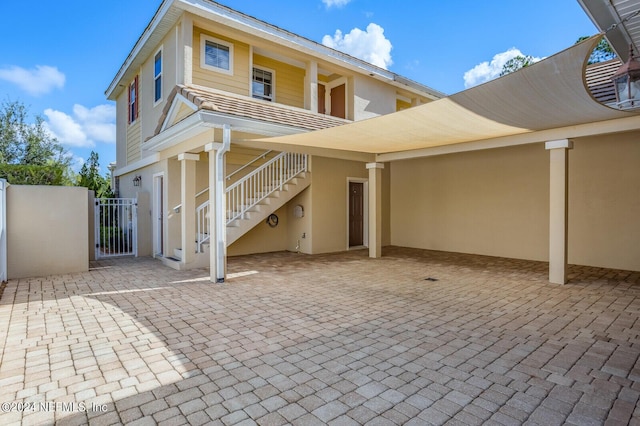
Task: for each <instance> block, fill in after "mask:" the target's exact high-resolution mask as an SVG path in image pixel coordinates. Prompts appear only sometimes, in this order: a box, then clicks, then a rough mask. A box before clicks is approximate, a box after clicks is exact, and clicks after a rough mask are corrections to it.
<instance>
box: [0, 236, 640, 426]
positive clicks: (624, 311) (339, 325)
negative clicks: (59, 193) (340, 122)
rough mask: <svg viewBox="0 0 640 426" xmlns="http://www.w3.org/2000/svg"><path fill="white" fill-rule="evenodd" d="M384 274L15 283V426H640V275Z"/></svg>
mask: <svg viewBox="0 0 640 426" xmlns="http://www.w3.org/2000/svg"><path fill="white" fill-rule="evenodd" d="M384 254H385V256H384V257H383V258H381V259H377V260H370V259H368V258H367V257H366V252H362V251H359V252H351V253H342V254H335V255H321V256H305V255H300V254H295V253H278V254H269V255H257V256H247V257H240V258H232V259H230V260H229V272H230V274H231V278H230V279H229V280H228V282H227V283H226V284H224V285H215V284H211V283H209V282H208V280H207V271H205V270H196V271H188V272H177V271H173V270H170V269H167V268H164V267H162V266H161V265H160V263H159V262H157V261H155V260H152V259H135V260H117V261H109V262H98V263H95V264H93V265H92V269H91V271H90V272H88V273H81V274H73V275H66V276H51V277H47V278H41V279H29V280H19V281H18V280H13V281H10V282H9V284H8V286H7V287H6V288H5V290H4V294H3V295H2V299H1V300H0V344H2V355H1V356H2V359H1V364H0V402H2V403H4V404H3V405H2V407H3V411H5V412H2V413H0V424H3V425H4V424H11V423H20V422H21V421H22V422H23V423H24V424H47V423H52V422H54V421H57V422H58V423H59V424H84V423H87V422H89V423H92V424H112V423H127V424H155V423H166V424H183V423H191V424H203V423H212V424H254V423H258V424H266V425H278V424H285V423H291V424H294V425H298V424H299V425H313V424H336V425H349V424H364V423H366V424H372V425H373V424H403V423H407V424H431V423H433V424H441V423H446V422H450V423H451V424H482V423H486V424H505V425H510V424H521V423H528V424H542V425H552V424H563V423H566V424H579V425H582V424H586V425H589V424H603V423H605V422H606V423H607V424H627V423H631V424H640V408H637V406H638V396H639V395H640V382H639V380H640V361H639V360H638V356H639V354H640V340H639V337H638V335H639V334H640V324H639V322H638V319H639V317H640V273H631V272H622V271H611V270H604V269H597V268H573V269H572V270H571V278H572V282H571V283H570V284H569V285H566V286H556V285H551V284H549V283H548V282H547V280H546V277H547V265H546V264H544V263H536V262H524V261H514V260H505V259H498V258H490V257H481V256H465V255H453V254H447V253H440V252H430V251H422V250H409V249H399V248H388V249H386V250H385V252H384ZM427 278H432V279H433V280H427Z"/></svg>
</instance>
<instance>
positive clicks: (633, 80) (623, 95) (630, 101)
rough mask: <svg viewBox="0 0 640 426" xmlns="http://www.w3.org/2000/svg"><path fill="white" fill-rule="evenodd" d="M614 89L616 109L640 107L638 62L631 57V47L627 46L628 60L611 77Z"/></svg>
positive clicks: (639, 67) (639, 69)
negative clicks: (616, 101)
mask: <svg viewBox="0 0 640 426" xmlns="http://www.w3.org/2000/svg"><path fill="white" fill-rule="evenodd" d="M611 80H613V84H614V86H615V89H616V98H617V100H618V103H617V105H618V108H633V107H638V106H640V62H638V60H637V59H636V58H635V57H634V56H633V46H632V45H631V46H629V59H628V60H627V62H625V63H624V64H623V65H622V66H621V67H620V68H618V71H616V73H615V74H614V75H613V77H611Z"/></svg>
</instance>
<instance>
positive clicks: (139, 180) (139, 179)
mask: <svg viewBox="0 0 640 426" xmlns="http://www.w3.org/2000/svg"><path fill="white" fill-rule="evenodd" d="M141 184H142V176H140V175H136V177H134V178H133V186H140V185H141Z"/></svg>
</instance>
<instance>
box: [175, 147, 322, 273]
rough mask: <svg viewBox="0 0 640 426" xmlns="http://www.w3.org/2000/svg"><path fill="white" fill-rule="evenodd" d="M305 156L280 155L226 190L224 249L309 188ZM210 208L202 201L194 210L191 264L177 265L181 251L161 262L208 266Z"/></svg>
mask: <svg viewBox="0 0 640 426" xmlns="http://www.w3.org/2000/svg"><path fill="white" fill-rule="evenodd" d="M307 158H308V157H307V156H306V155H304V154H295V153H287V152H282V153H280V154H278V155H276V156H275V157H273V158H272V159H271V160H269V161H267V162H266V163H264V164H262V165H261V166H259V167H258V168H255V169H254V170H252V171H251V172H250V173H248V174H247V175H246V176H243V177H242V178H240V179H239V180H237V181H236V182H234V183H233V184H231V185H229V186H228V187H227V188H226V207H227V211H226V229H227V247H228V246H229V245H231V244H233V243H234V242H235V241H237V240H238V239H239V238H240V237H242V236H243V235H245V234H246V233H247V232H249V231H250V230H251V229H253V228H254V227H255V226H257V225H258V224H260V223H261V222H263V221H265V220H266V219H267V218H268V217H269V215H271V214H272V213H273V212H275V211H276V210H278V209H279V208H281V207H282V206H284V205H285V204H286V203H287V202H289V201H290V200H291V199H293V197H295V196H296V195H298V194H299V193H300V192H302V191H303V190H304V189H306V188H307V187H308V186H309V185H310V184H311V176H310V174H309V171H308V169H307ZM210 214H211V212H210V208H209V201H208V200H207V201H205V202H204V203H202V204H201V205H199V206H198V207H197V209H196V226H197V230H196V237H197V241H195V242H194V248H195V251H196V257H195V260H194V261H193V262H192V263H189V264H188V265H185V264H183V263H182V262H181V259H182V249H175V250H174V253H173V256H171V257H165V258H163V259H162V262H163V263H164V264H165V265H166V266H169V267H171V268H174V269H186V268H189V269H192V268H203V267H208V266H209V247H210V244H211V243H212V242H211V241H210Z"/></svg>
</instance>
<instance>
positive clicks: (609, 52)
mask: <svg viewBox="0 0 640 426" xmlns="http://www.w3.org/2000/svg"><path fill="white" fill-rule="evenodd" d="M588 38H589V37H588V36H582V37H580V38H579V39H578V41H576V44H578V43H580V42H581V41H584V40H586V39H588ZM615 57H616V53H615V52H614V51H613V49H612V48H611V45H610V44H609V42H608V41H607V39H606V38H604V37H603V38H602V39H601V40H600V42H599V43H598V45H597V46H596V48H595V49H593V52H591V56H589V62H588V63H589V64H597V63H598V62H604V61H608V60H610V59H613V58H615Z"/></svg>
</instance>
